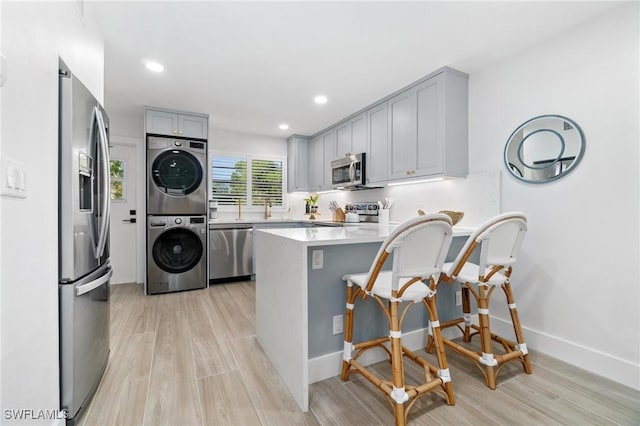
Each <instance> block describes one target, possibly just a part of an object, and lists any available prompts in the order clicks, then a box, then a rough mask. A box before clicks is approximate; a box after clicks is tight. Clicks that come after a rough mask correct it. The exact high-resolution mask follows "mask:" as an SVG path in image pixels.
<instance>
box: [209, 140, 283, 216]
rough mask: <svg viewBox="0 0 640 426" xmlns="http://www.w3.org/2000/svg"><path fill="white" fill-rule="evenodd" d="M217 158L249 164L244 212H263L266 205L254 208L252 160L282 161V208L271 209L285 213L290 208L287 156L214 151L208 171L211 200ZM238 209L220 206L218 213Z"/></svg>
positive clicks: (210, 157) (233, 206) (243, 205)
mask: <svg viewBox="0 0 640 426" xmlns="http://www.w3.org/2000/svg"><path fill="white" fill-rule="evenodd" d="M215 157H234V158H240V159H242V160H245V161H246V163H247V194H246V204H242V211H248V212H251V211H255V212H257V211H263V210H264V205H258V206H254V205H252V202H253V197H252V186H253V182H252V173H253V170H252V166H251V162H252V160H265V161H280V162H282V206H275V205H274V206H272V207H270V208H269V209H270V210H271V211H275V212H284V211H287V208H288V199H287V156H286V155H262V154H247V153H245V152H234V151H212V152H210V153H209V159H208V163H209V167H208V171H207V177H208V183H207V186H208V188H207V190H208V194H209V199H213V159H214V158H215ZM237 209H238V207H237V206H236V205H222V204H219V205H218V211H220V212H235V211H237Z"/></svg>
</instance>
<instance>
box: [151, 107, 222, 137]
mask: <svg viewBox="0 0 640 426" xmlns="http://www.w3.org/2000/svg"><path fill="white" fill-rule="evenodd" d="M145 129H146V132H147V133H153V134H156V135H167V136H180V137H185V138H196V139H207V137H208V134H209V118H208V116H207V115H205V114H191V113H180V112H175V111H170V110H159V109H148V108H147V109H145Z"/></svg>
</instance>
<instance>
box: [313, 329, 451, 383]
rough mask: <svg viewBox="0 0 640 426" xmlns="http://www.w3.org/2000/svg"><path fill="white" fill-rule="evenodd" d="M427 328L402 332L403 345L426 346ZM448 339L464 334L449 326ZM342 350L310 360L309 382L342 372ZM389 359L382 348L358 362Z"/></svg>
mask: <svg viewBox="0 0 640 426" xmlns="http://www.w3.org/2000/svg"><path fill="white" fill-rule="evenodd" d="M427 333H428V329H427V328H422V329H420V330H415V331H410V332H407V333H403V334H402V345H403V346H406V347H407V348H409V349H410V350H412V351H415V350H418V349H422V348H424V346H425V344H426V342H427ZM442 334H443V336H444V337H445V338H447V339H455V338H457V337H460V336H461V335H462V334H461V333H460V331H459V330H458V329H457V328H447V329H445V330H443V332H442ZM342 354H343V352H342V351H339V352H333V353H330V354H326V355H321V356H319V357H316V358H311V359H310V360H309V383H315V382H320V381H322V380H325V379H328V378H330V377H334V376H337V375H339V374H340V370H341V368H342ZM385 359H387V354H386V352H384V351H383V350H382V349H377V350H371V351H367V352H365V353H364V354H362V356H361V357H360V358H358V362H359V363H360V364H362V365H370V364H375V363H376V362H380V361H384V360H385Z"/></svg>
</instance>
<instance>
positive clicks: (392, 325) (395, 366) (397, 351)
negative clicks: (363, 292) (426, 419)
mask: <svg viewBox="0 0 640 426" xmlns="http://www.w3.org/2000/svg"><path fill="white" fill-rule="evenodd" d="M392 297H393V298H396V297H397V291H395V290H394V291H393V292H392ZM399 305H400V302H391V301H390V302H389V314H390V315H389V317H390V322H389V331H390V333H389V337H390V340H391V381H392V383H393V390H392V391H391V395H390V396H391V399H392V400H393V401H394V402H395V408H394V412H395V417H396V426H404V425H405V424H406V419H405V413H404V403H405V402H406V401H407V400H408V399H409V395H407V393H406V391H405V388H404V366H403V361H402V331H401V328H400V319H399V317H398V306H399Z"/></svg>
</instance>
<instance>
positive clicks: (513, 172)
mask: <svg viewBox="0 0 640 426" xmlns="http://www.w3.org/2000/svg"><path fill="white" fill-rule="evenodd" d="M545 118H556V119H559V120H561V121H563V122H568V123H569V124H570V125H571V126H572V127H574V128H575V129H576V130H577V132H578V136H579V138H580V140H579V142H580V152H579V153H578V154H577V155H576V158H575V159H574V160H573V162H572V163H571V166H570V167H569V168H567V169H566V170H564V171H561V172H560V173H559V174H558V175H556V176H553V177H550V178H547V179H539V180H532V179H527V178H525V177H524V176H523V174H522V171H521V170H520V169H518V167H517V166H516V165H515V164H512V163H511V162H510V161H509V158H508V155H507V153H508V150H509V144H510V143H512V140H513V137H514V136H515V135H516V134H517V133H518V132H519V131H520V130H522V128H523V127H525V126H527V125H528V124H530V123H532V122H533V121H536V120H540V119H545ZM540 132H551V133H554V134H555V135H556V136H557V137H558V139H559V140H560V152H559V153H558V155H557V156H556V158H555V159H554V160H553V162H551V163H550V164H548V165H545V166H541V167H533V166H527V164H526V163H525V162H524V161H523V160H522V145H523V144H524V142H525V141H526V140H527V138H529V137H531V136H533V135H534V134H536V133H540ZM585 145H586V143H585V137H584V133H583V132H582V128H581V127H580V126H579V125H578V124H577V123H576V122H575V121H573V120H572V119H570V118H568V117H565V116H563V115H558V114H544V115H539V116H537V117H533V118H531V119H529V120H527V121H525V122H524V123H522V124H521V125H519V126H518V127H517V128H516V129H515V130H514V131H513V132H512V133H511V135H510V136H509V138H508V139H507V143H506V144H505V146H504V154H503V157H504V165H505V167H506V168H507V170H508V171H509V173H510V174H511V175H512V176H513V177H515V178H516V179H518V180H520V181H522V182H527V183H533V184H541V183H548V182H553V181H556V180H558V179H560V178H562V177H564V176H566V175H567V174H569V173H570V172H571V171H572V170H573V169H575V168H576V167H577V166H578V164H579V163H580V161H581V160H582V157H583V155H584V151H585ZM565 147H566V143H565V140H564V138H563V137H562V135H560V134H559V133H558V132H557V131H555V130H553V129H538V130H535V131H533V132H532V133H530V134H528V135H527V136H526V137H524V138H523V139H522V140H521V141H520V143H519V145H518V148H517V155H518V160H519V161H520V162H521V163H522V165H523V166H525V167H528V168H531V169H545V168H548V167H551V166H553V165H554V164H556V163H557V162H558V161H560V159H561V158H562V155H563V154H564V151H565Z"/></svg>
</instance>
